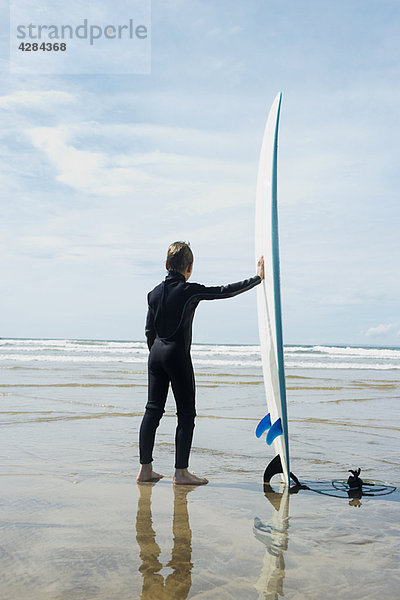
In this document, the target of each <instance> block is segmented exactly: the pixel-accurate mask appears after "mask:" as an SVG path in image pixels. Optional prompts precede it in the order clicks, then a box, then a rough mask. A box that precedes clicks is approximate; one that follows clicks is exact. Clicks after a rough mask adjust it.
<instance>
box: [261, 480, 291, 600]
mask: <svg viewBox="0 0 400 600" xmlns="http://www.w3.org/2000/svg"><path fill="white" fill-rule="evenodd" d="M264 493H265V497H266V498H267V499H268V500H269V502H270V503H271V504H272V506H273V507H274V509H275V512H274V516H273V519H272V523H271V524H266V523H263V522H262V521H261V520H260V519H259V518H258V517H256V518H255V519H254V529H253V531H254V535H255V537H256V538H257V539H258V540H259V541H260V542H262V543H263V544H265V546H266V547H267V551H266V553H265V558H264V564H263V568H262V571H261V575H260V577H259V579H258V582H257V583H256V586H255V587H256V590H257V591H258V593H259V598H260V600H261V599H262V600H278V597H279V596H284V593H283V581H284V579H285V560H284V556H283V555H284V552H285V551H286V550H287V548H288V539H289V533H288V529H289V488H288V487H286V486H285V487H284V489H283V491H282V492H280V493H278V492H275V491H274V490H273V489H272V487H271V486H269V485H264Z"/></svg>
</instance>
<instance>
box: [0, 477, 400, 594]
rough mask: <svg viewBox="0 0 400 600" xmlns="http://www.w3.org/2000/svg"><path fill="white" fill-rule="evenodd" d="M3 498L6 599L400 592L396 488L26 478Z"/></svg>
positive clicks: (1, 584) (12, 481) (9, 483)
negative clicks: (378, 494) (363, 493)
mask: <svg viewBox="0 0 400 600" xmlns="http://www.w3.org/2000/svg"><path fill="white" fill-rule="evenodd" d="M0 498H1V513H2V521H1V523H2V524H1V555H0V556H1V559H0V565H1V576H0V589H1V597H2V599H3V600H25V599H26V598H29V599H30V600H39V599H43V598H49V599H50V598H51V599H54V600H77V599H90V598H95V599H98V600H109V599H110V598H118V600H128V599H134V598H141V599H142V600H157V599H160V600H161V599H165V600H167V599H171V600H172V599H174V600H178V599H179V600H180V599H182V600H183V599H186V598H213V599H221V600H224V599H228V598H229V599H231V598H235V599H239V598H240V599H247V598H249V599H250V598H254V599H258V598H262V599H273V598H279V597H280V596H283V594H284V596H285V598H299V599H300V598H302V599H303V598H304V599H320V598H326V599H337V598H345V597H351V598H352V599H354V600H361V599H364V598H365V599H366V598H379V597H382V598H385V599H386V600H390V599H393V600H394V599H395V598H397V597H398V596H397V592H398V584H399V579H398V577H399V576H398V549H399V539H400V537H399V533H400V532H399V518H398V517H399V508H400V504H399V503H398V502H395V501H393V500H389V499H388V498H389V497H388V498H387V499H384V498H380V499H374V498H362V500H361V506H359V507H357V506H354V505H352V506H350V505H349V501H347V500H343V499H339V498H332V497H327V496H323V497H322V496H319V495H317V494H312V493H303V492H299V494H297V495H292V496H290V497H289V495H288V494H286V493H284V494H280V493H279V487H277V486H273V491H272V490H271V491H270V492H269V493H267V494H265V493H264V489H263V486H262V485H261V484H250V483H236V484H234V483H232V484H229V483H226V482H225V483H221V482H220V483H218V482H211V483H210V484H209V485H207V486H203V487H201V488H190V487H186V486H176V487H174V486H173V484H172V482H171V480H169V479H164V480H162V481H160V482H158V483H157V484H141V485H137V484H135V483H134V482H133V481H126V480H122V479H120V478H118V477H111V478H104V477H100V478H96V477H93V478H88V479H87V480H83V481H77V480H73V478H71V479H70V480H68V479H62V478H49V477H46V476H42V477H39V476H36V477H35V476H30V475H25V476H23V475H20V476H18V477H15V476H14V477H13V476H3V477H2V478H1V495H0ZM393 499H394V498H393ZM254 524H256V528H254Z"/></svg>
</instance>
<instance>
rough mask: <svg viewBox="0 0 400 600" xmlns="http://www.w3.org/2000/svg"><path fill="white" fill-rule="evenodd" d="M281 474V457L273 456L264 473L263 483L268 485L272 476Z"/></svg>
mask: <svg viewBox="0 0 400 600" xmlns="http://www.w3.org/2000/svg"><path fill="white" fill-rule="evenodd" d="M278 473H283V469H282V463H281V457H280V456H279V454H277V455H276V456H275V458H273V459H272V460H271V462H270V463H269V465H268V466H267V468H266V469H265V471H264V483H269V482H270V481H271V479H272V477H273V476H274V475H277V474H278Z"/></svg>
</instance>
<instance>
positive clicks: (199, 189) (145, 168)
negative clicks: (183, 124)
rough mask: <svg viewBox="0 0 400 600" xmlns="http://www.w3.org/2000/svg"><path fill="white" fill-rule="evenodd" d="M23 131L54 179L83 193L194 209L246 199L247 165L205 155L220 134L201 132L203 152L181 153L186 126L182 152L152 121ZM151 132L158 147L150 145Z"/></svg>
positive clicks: (232, 204) (215, 207)
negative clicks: (138, 124) (140, 124)
mask: <svg viewBox="0 0 400 600" xmlns="http://www.w3.org/2000/svg"><path fill="white" fill-rule="evenodd" d="M166 133H167V134H169V135H166ZM26 134H27V136H28V137H29V139H30V141H31V143H32V144H33V146H34V147H35V148H37V149H38V150H39V151H41V152H43V153H44V154H45V155H46V157H47V160H48V161H49V163H50V164H52V165H53V167H54V168H55V179H56V181H58V182H60V183H63V184H65V185H68V186H70V187H71V188H73V189H75V190H76V191H78V192H79V193H81V194H82V193H83V194H85V195H86V196H88V197H90V196H102V197H103V198H105V197H106V198H118V197H119V198H127V197H132V196H136V197H138V196H139V197H141V198H145V197H146V198H157V199H158V200H157V202H158V203H161V204H164V206H165V205H166V201H168V210H171V209H172V210H174V211H178V212H182V211H183V213H193V212H194V213H196V214H207V213H212V212H215V211H216V210H220V209H222V208H232V207H237V206H247V205H248V204H249V202H250V201H252V197H253V189H252V187H251V186H252V184H253V178H252V175H253V170H254V169H253V166H252V165H251V164H248V163H246V162H245V163H243V162H239V161H237V160H235V159H232V160H229V159H228V160H223V159H221V158H216V157H215V156H212V155H210V151H209V149H210V148H213V147H215V146H216V147H220V145H221V141H220V138H221V134H216V133H209V134H208V135H205V134H204V132H203V136H202V137H203V140H202V144H201V148H197V150H198V151H200V152H202V150H203V149H205V147H206V146H207V148H208V153H207V155H206V156H201V155H199V154H196V153H195V150H196V148H194V147H191V148H190V152H189V153H187V152H185V140H186V139H189V140H191V139H192V137H193V131H192V130H190V131H189V132H185V131H183V130H182V129H179V130H178V132H177V140H178V142H177V144H175V147H176V146H178V147H179V149H182V152H176V151H175V152H174V151H173V147H171V145H170V141H169V140H170V136H173V135H174V130H173V128H165V127H161V128H160V131H159V136H156V132H155V127H154V126H150V127H148V128H147V129H146V128H143V127H142V128H139V130H138V131H136V128H135V127H134V126H133V127H131V128H130V127H127V128H125V131H123V130H122V129H121V126H120V125H119V124H117V125H116V127H115V130H114V128H113V127H110V125H107V126H106V127H105V128H104V130H103V128H102V126H101V125H100V124H95V125H94V124H93V123H90V124H87V123H84V124H82V126H81V127H77V126H72V127H67V126H57V127H36V128H31V129H28V130H26ZM135 134H136V138H135V137H133V138H132V135H133V136H134V135H135ZM155 137H156V138H158V146H159V147H161V148H162V149H155V148H154V145H155ZM228 137H231V136H228ZM138 138H139V139H138ZM204 138H207V142H208V144H205V141H206V140H205V139H204ZM82 140H84V142H82ZM163 147H165V149H164V148H163ZM161 199H163V201H162V200H161ZM250 199H251V200H250ZM162 208H163V207H162ZM162 208H161V211H162Z"/></svg>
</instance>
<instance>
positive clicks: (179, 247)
mask: <svg viewBox="0 0 400 600" xmlns="http://www.w3.org/2000/svg"><path fill="white" fill-rule="evenodd" d="M192 262H193V252H192V251H191V249H190V244H187V243H186V242H174V243H173V244H171V245H170V247H169V248H168V252H167V262H166V267H167V271H178V272H179V273H184V272H185V271H186V269H187V268H188V266H189V265H191V264H192Z"/></svg>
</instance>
